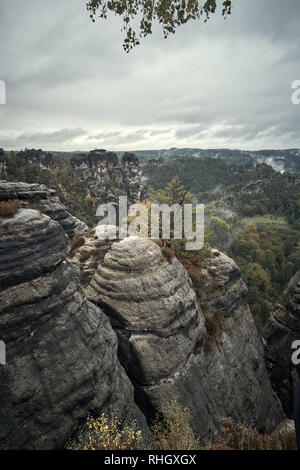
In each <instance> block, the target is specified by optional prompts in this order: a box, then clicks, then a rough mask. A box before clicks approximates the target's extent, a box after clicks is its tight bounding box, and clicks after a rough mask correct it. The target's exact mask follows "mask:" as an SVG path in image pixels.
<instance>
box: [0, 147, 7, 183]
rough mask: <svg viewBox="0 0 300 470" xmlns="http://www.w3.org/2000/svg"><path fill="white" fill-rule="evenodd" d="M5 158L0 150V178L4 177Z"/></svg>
mask: <svg viewBox="0 0 300 470" xmlns="http://www.w3.org/2000/svg"><path fill="white" fill-rule="evenodd" d="M6 175H7V173H6V157H5V153H4V150H3V149H2V148H0V177H2V178H4V177H6Z"/></svg>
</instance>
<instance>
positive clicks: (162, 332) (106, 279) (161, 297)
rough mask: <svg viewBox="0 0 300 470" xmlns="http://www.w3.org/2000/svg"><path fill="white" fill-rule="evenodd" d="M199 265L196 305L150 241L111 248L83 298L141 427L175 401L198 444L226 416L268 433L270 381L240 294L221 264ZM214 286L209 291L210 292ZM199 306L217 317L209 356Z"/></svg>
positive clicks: (277, 417) (186, 284)
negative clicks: (99, 324)
mask: <svg viewBox="0 0 300 470" xmlns="http://www.w3.org/2000/svg"><path fill="white" fill-rule="evenodd" d="M206 265H207V268H209V269H206V270H205V269H204V270H203V272H202V275H203V290H204V292H205V293H206V294H205V297H203V294H202V298H201V299H200V293H199V292H198V297H197V296H196V293H195V291H194V289H193V287H192V282H191V279H190V278H189V276H188V274H187V272H186V271H185V269H184V268H183V266H182V265H181V264H180V263H179V262H178V261H177V260H176V259H175V258H173V259H172V260H171V261H170V260H167V259H165V258H164V256H163V254H162V251H161V249H160V248H159V247H158V246H157V245H156V244H155V243H153V242H152V241H150V240H141V239H138V238H129V239H126V240H123V241H121V242H117V243H115V244H113V245H112V248H111V249H110V251H109V252H108V253H107V254H106V255H105V257H104V261H103V264H100V265H99V267H98V270H97V272H96V274H95V276H94V278H93V279H92V281H91V283H90V285H89V286H88V288H87V290H86V292H87V297H88V298H89V299H90V300H91V301H93V302H94V303H96V304H97V305H100V306H101V307H102V308H103V309H104V311H105V313H106V314H107V315H108V316H109V318H110V320H111V322H112V325H113V328H114V329H115V331H116V333H117V335H118V338H119V357H120V361H121V363H122V364H123V365H124V367H125V369H126V372H127V374H128V375H129V377H130V378H131V380H132V382H133V383H134V385H135V391H136V400H137V403H138V404H139V406H140V408H141V409H142V410H143V411H144V413H145V414H146V415H147V417H148V419H149V418H151V417H153V415H154V413H155V411H157V410H158V409H159V408H160V407H161V406H162V405H163V403H165V402H166V401H168V400H170V399H171V398H173V397H177V398H178V399H179V402H180V403H182V405H184V406H187V407H188V408H190V409H191V410H192V416H193V427H194V429H195V431H196V432H197V434H198V435H199V436H200V437H203V438H204V437H207V436H209V435H210V434H211V433H214V432H215V431H216V430H217V429H218V428H219V425H220V419H221V418H223V417H224V416H228V417H231V418H232V419H234V420H235V421H238V422H244V423H247V424H248V425H252V426H254V427H255V428H257V429H259V430H261V431H267V432H269V431H272V430H273V429H274V427H275V426H276V425H277V424H278V423H279V422H280V421H281V419H283V418H284V414H283V412H282V408H281V404H280V402H279V400H278V398H277V396H276V395H275V393H274V392H273V390H272V388H271V385H270V382H269V378H268V375H267V371H266V368H265V365H264V354H263V345H262V341H261V338H260V337H259V335H258V332H257V330H256V327H255V325H254V322H253V318H252V316H251V313H250V310H249V307H248V305H247V301H246V292H247V289H246V286H245V284H244V283H243V282H242V280H241V274H240V271H239V269H238V267H237V265H236V264H235V263H234V261H233V260H231V259H230V258H228V257H227V256H225V255H223V254H219V255H218V256H212V257H211V258H209V259H208V260H207V262H206ZM212 271H214V276H213V279H212V275H211V274H209V272H212ZM212 282H213V283H214V285H215V288H214V289H209V288H208V287H209V286H211V284H212ZM206 283H207V286H206ZM204 300H205V301H206V302H209V304H210V307H209V312H207V313H206V315H207V318H208V319H209V317H210V318H214V317H215V314H216V313H217V311H219V310H220V309H222V310H223V318H222V325H221V326H220V328H219V331H218V334H217V335H216V338H215V344H214V346H213V347H212V348H206V342H207V339H208V335H207V331H206V326H205V325H206V324H207V321H208V320H206V318H205V316H204V314H203V312H202V310H201V308H200V303H201V301H202V302H203V301H204Z"/></svg>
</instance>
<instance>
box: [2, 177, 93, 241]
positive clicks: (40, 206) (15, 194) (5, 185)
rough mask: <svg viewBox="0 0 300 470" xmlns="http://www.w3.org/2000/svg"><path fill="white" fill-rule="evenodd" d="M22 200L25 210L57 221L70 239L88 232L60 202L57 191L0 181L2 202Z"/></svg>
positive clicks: (42, 186)
mask: <svg viewBox="0 0 300 470" xmlns="http://www.w3.org/2000/svg"><path fill="white" fill-rule="evenodd" d="M8 199H20V200H21V201H22V206H23V207H24V208H31V209H36V210H40V211H41V212H43V213H44V214H46V215H49V217H51V218H52V219H54V220H56V221H57V222H58V223H59V224H60V225H61V226H62V228H63V229H64V231H65V232H66V234H67V235H68V236H69V238H73V237H74V235H75V234H76V233H82V232H85V231H87V230H88V228H87V226H86V225H85V223H84V222H82V221H81V220H79V219H77V218H76V217H74V216H73V215H71V214H70V212H69V211H68V210H67V209H66V207H65V206H64V205H63V204H62V203H61V202H60V200H59V198H58V196H57V194H56V191H55V190H54V189H49V188H47V186H44V185H41V184H27V183H13V182H7V181H0V201H7V200H8Z"/></svg>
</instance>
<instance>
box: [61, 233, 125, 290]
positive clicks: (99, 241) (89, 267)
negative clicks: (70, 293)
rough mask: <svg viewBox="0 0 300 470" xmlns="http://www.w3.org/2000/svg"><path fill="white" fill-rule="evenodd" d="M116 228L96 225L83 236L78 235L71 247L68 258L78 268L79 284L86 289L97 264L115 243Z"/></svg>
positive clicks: (101, 261)
mask: <svg viewBox="0 0 300 470" xmlns="http://www.w3.org/2000/svg"><path fill="white" fill-rule="evenodd" d="M116 234H117V228H116V227H115V226H107V230H104V227H103V226H101V225H98V226H97V227H96V228H94V229H92V230H89V231H88V232H86V233H84V234H78V235H77V236H76V237H75V238H74V240H73V242H72V245H71V248H72V249H71V252H70V254H69V258H70V259H71V260H72V262H73V263H75V264H76V265H77V266H79V267H80V274H81V284H82V286H83V287H84V288H86V287H87V286H88V285H89V283H90V282H91V280H92V278H93V276H94V274H95V272H96V270H97V268H98V266H99V264H101V263H103V260H104V256H105V255H106V253H107V252H108V251H109V250H110V248H111V246H112V244H113V243H114V242H115V241H116Z"/></svg>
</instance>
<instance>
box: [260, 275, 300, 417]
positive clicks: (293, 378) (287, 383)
mask: <svg viewBox="0 0 300 470" xmlns="http://www.w3.org/2000/svg"><path fill="white" fill-rule="evenodd" d="M264 336H265V338H266V348H265V354H266V364H267V368H268V372H269V375H270V379H271V383H272V385H273V388H274V390H276V392H277V394H278V396H279V398H280V400H281V403H282V405H283V408H284V410H285V412H286V414H287V415H288V416H289V417H292V416H293V400H294V392H295V388H296V386H297V382H298V380H299V376H300V369H299V366H297V367H296V366H295V365H293V363H292V353H293V350H292V344H293V342H294V341H299V340H300V271H298V272H297V273H296V275H295V276H294V277H293V278H292V279H291V281H290V282H289V284H288V287H287V289H286V291H285V292H284V293H283V295H282V296H281V298H280V300H279V302H278V303H277V305H276V307H275V309H274V311H273V312H272V314H271V317H270V320H269V321H268V323H267V325H266V327H265V331H264Z"/></svg>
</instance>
